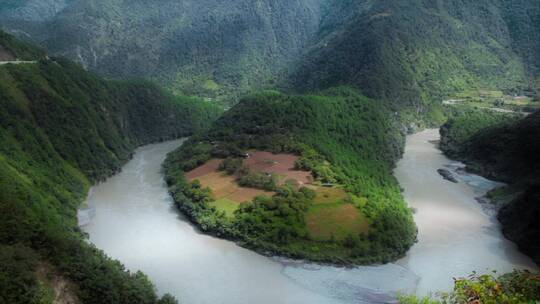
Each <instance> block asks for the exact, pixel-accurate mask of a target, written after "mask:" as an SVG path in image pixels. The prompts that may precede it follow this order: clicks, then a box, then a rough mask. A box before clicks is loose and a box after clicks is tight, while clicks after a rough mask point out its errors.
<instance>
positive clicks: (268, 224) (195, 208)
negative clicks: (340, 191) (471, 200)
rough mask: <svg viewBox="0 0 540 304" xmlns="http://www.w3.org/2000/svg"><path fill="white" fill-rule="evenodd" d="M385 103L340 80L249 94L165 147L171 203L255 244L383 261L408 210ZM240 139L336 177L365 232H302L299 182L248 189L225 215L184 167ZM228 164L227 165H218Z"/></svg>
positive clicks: (297, 253)
mask: <svg viewBox="0 0 540 304" xmlns="http://www.w3.org/2000/svg"><path fill="white" fill-rule="evenodd" d="M390 115H392V114H391V112H390V111H388V110H387V109H385V108H384V107H381V106H380V105H378V104H377V102H375V101H374V100H371V99H368V98H366V97H363V96H362V95H360V94H359V93H358V92H357V91H356V90H354V89H350V88H346V87H340V88H335V89H330V90H327V91H324V92H320V93H319V94H318V95H307V96H303V95H284V94H280V93H277V92H261V93H257V94H253V95H249V96H247V97H245V98H243V99H242V101H241V102H240V103H239V104H238V105H237V106H235V107H233V108H232V109H231V110H230V111H228V112H227V113H226V114H225V115H224V116H223V117H221V118H220V119H218V120H217V121H216V122H215V123H214V124H213V125H212V128H211V129H210V130H209V131H208V132H205V133H203V134H201V135H198V136H194V137H192V138H190V140H188V141H187V142H186V143H185V144H184V145H183V147H181V148H180V149H179V150H177V151H175V152H173V153H172V154H170V155H169V157H168V159H167V161H166V163H165V168H166V177H167V182H168V184H169V189H170V192H171V194H172V196H173V198H174V200H175V201H176V203H177V205H178V207H179V208H180V209H181V210H182V211H183V212H184V213H186V214H187V215H188V216H189V217H190V218H191V219H192V220H193V221H194V222H195V223H197V224H198V225H199V226H200V227H201V229H203V230H204V231H208V232H211V233H214V234H217V235H220V236H225V237H229V238H231V239H234V240H237V241H238V242H239V243H240V244H242V245H244V246H246V247H249V248H253V249H256V250H258V251H260V252H263V253H270V254H281V255H287V256H291V257H296V258H309V259H311V260H315V261H325V262H333V263H340V264H343V263H361V264H363V263H373V262H387V261H391V260H394V259H396V258H398V257H400V256H402V255H403V254H404V253H405V252H406V251H407V250H408V248H409V247H410V246H411V245H412V244H413V243H414V241H415V236H416V227H415V225H414V223H413V220H412V214H411V211H410V210H409V208H407V206H406V204H405V202H404V201H403V198H402V196H401V193H400V188H399V186H398V184H397V182H396V180H395V179H394V177H393V176H392V168H393V166H394V164H395V162H396V161H397V159H398V158H399V157H400V156H401V154H402V147H403V140H404V137H403V135H402V133H401V132H400V130H399V129H398V128H397V127H396V126H395V125H393V124H392V123H390V121H391V120H390V119H389V116H390ZM249 149H257V150H263V151H270V152H274V153H283V152H285V153H293V154H296V155H299V156H301V158H300V161H299V164H298V166H300V167H303V168H305V169H309V170H310V171H311V172H312V174H313V175H314V178H315V179H317V180H320V181H321V182H324V183H336V184H340V185H343V186H344V188H345V190H346V191H347V192H349V193H352V194H354V197H355V198H356V199H353V204H354V206H356V208H359V209H360V210H361V211H362V213H363V214H364V215H365V216H366V217H367V218H368V219H369V222H370V230H369V233H368V234H360V235H348V236H347V237H346V238H345V239H343V240H337V239H335V240H334V239H330V240H325V241H317V240H314V239H313V238H311V237H310V236H309V235H307V234H306V228H305V226H306V224H305V218H304V217H305V213H306V210H307V209H308V208H309V207H310V206H311V205H312V202H313V197H312V194H311V193H310V191H309V190H308V189H300V190H295V189H290V188H287V187H284V188H282V189H278V190H277V194H276V195H274V196H273V197H272V198H255V199H254V200H253V202H251V203H248V204H244V205H243V206H242V207H241V208H240V209H239V210H237V211H235V213H234V217H233V218H232V219H231V218H227V217H226V216H225V215H224V214H223V213H221V212H219V211H217V210H216V209H215V208H213V207H212V206H211V204H210V202H211V201H212V193H211V191H210V190H209V189H204V188H201V186H200V184H199V183H197V182H196V181H194V182H192V183H189V182H188V181H187V179H186V178H185V175H184V171H189V170H191V169H194V168H196V167H197V166H200V165H202V164H204V163H205V162H206V161H208V160H210V159H211V158H216V157H217V158H227V157H238V155H242V154H243V153H245V152H246V151H248V150H249ZM225 167H227V166H225Z"/></svg>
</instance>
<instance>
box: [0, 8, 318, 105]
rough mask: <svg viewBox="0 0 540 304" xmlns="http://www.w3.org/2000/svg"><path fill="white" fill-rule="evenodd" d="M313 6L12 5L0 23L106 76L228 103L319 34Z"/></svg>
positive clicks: (273, 74) (269, 78) (266, 79)
mask: <svg viewBox="0 0 540 304" xmlns="http://www.w3.org/2000/svg"><path fill="white" fill-rule="evenodd" d="M319 1H320V0H293V1H291V0H277V1H276V0H272V1H269V0H264V1H257V2H255V3H254V2H253V1H247V0H234V1H223V0H205V1H199V0H188V1H176V0H166V1H163V0H159V1H158V0H152V1H135V2H133V1H129V2H128V1H111V0H98V1H84V0H81V1H79V0H75V1H64V0H61V1H59V0H47V1H41V0H40V1H39V2H42V3H37V1H18V2H19V4H18V5H17V7H14V6H13V5H12V6H11V7H5V5H4V8H3V9H2V5H1V4H0V20H2V21H0V24H2V25H4V26H6V27H7V28H8V29H13V30H20V31H22V32H24V33H25V34H28V35H29V36H30V37H31V38H32V39H33V40H34V41H36V42H39V43H40V44H42V45H43V46H44V47H46V48H47V50H49V51H50V52H51V53H52V54H56V55H62V56H67V57H69V58H71V59H73V60H76V61H78V62H80V63H81V64H83V65H84V66H85V67H88V68H90V69H92V70H95V71H99V72H100V73H102V74H104V75H108V76H114V77H123V78H126V77H127V78H130V77H134V76H135V77H145V78H152V79H154V80H158V81H160V82H161V83H162V84H165V85H167V86H168V87H169V88H171V89H173V90H174V91H177V92H181V93H184V94H187V95H198V96H205V97H211V98H218V99H224V98H227V99H230V98H237V97H239V93H238V91H240V92H245V91H247V90H249V89H251V88H255V87H259V86H260V85H261V84H272V83H276V82H277V78H278V75H279V74H280V71H282V70H283V69H284V68H285V67H286V66H287V65H288V64H289V63H290V62H291V61H292V60H293V59H295V58H296V57H298V55H299V53H300V52H301V51H302V50H303V48H304V47H305V46H306V44H307V42H308V41H309V39H310V38H311V37H312V36H313V34H314V33H315V32H316V31H317V26H318V23H319V15H320V14H319V5H318V2H319ZM52 8H55V10H53V9H52ZM43 11H46V12H47V14H43V13H42V12H43ZM43 15H45V16H46V17H42V16H43Z"/></svg>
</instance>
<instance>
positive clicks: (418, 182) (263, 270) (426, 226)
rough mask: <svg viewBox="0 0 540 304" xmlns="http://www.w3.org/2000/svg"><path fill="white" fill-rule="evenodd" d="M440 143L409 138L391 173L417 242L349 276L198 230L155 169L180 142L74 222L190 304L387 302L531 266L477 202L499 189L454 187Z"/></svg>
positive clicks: (120, 178) (141, 164)
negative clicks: (444, 174) (411, 214)
mask: <svg viewBox="0 0 540 304" xmlns="http://www.w3.org/2000/svg"><path fill="white" fill-rule="evenodd" d="M437 139H438V132H437V130H427V131H424V132H421V133H418V134H415V135H411V136H409V137H408V139H407V145H406V151H405V155H404V158H403V159H402V160H401V161H400V162H399V163H398V166H397V168H396V170H395V176H396V177H397V179H398V180H399V182H400V184H401V186H402V187H403V188H404V190H405V192H404V195H405V199H406V200H407V202H408V203H409V205H410V206H411V207H413V208H415V210H416V213H415V220H416V223H417V225H418V228H419V236H418V239H419V242H418V243H417V244H416V245H415V246H414V247H413V248H412V249H411V250H410V252H409V253H408V255H407V256H406V257H405V258H403V259H401V260H399V261H397V262H395V263H391V264H387V265H379V266H369V267H357V268H353V269H345V268H338V267H329V266H320V265H315V264H309V263H302V262H298V261H288V260H283V259H276V258H268V257H264V256H261V255H258V254H256V253H253V252H251V251H249V250H246V249H243V248H241V247H238V246H236V245H235V244H234V243H231V242H228V241H224V240H220V239H216V238H213V237H210V236H206V235H204V234H201V233H199V232H198V231H197V229H195V228H194V227H193V226H192V225H191V224H190V223H189V222H187V221H186V219H185V218H184V217H183V216H182V215H181V214H179V213H178V212H177V211H176V209H175V208H174V206H173V204H172V200H171V198H170V197H169V195H168V193H167V189H166V186H165V184H164V180H163V176H162V174H161V172H160V169H161V164H162V162H163V160H164V159H165V156H166V154H167V153H168V152H170V151H172V150H174V149H175V148H176V147H178V146H180V145H181V143H182V141H180V140H178V141H170V142H166V143H161V144H156V145H149V146H145V147H142V148H140V149H138V150H137V152H136V154H135V156H134V158H133V160H132V161H130V162H129V163H128V164H127V165H126V166H125V167H124V169H123V171H122V172H121V173H119V174H118V175H116V176H114V177H112V178H110V179H108V180H107V181H106V182H105V183H102V184H100V185H98V186H95V187H94V188H92V190H91V192H90V194H89V197H88V200H87V202H86V204H87V205H88V207H89V209H87V210H84V211H82V212H80V216H79V219H80V223H81V226H82V228H83V229H84V231H86V232H87V233H88V234H89V241H90V242H92V243H94V244H95V245H96V246H97V247H98V248H100V249H102V250H104V251H105V252H106V253H107V254H108V255H109V256H111V257H113V258H115V259H118V260H120V261H121V262H122V263H123V264H125V265H126V267H127V268H128V269H130V270H134V271H136V270H142V271H143V272H145V273H146V274H147V275H148V276H149V277H150V279H151V280H152V281H153V282H154V284H155V285H156V287H157V290H158V292H159V293H160V294H163V293H166V292H167V293H171V294H173V295H174V296H176V297H177V298H178V299H179V300H180V301H181V303H187V304H199V303H202V304H205V303H212V304H215V303H224V304H228V303H231V304H233V303H234V304H244V303H245V304H247V303H261V304H264V303H315V304H316V303H393V302H395V300H394V295H395V294H396V292H406V293H418V294H420V295H424V294H428V293H429V292H430V291H437V290H448V289H450V288H451V286H452V277H458V276H464V275H467V274H469V273H470V272H471V271H473V270H476V271H478V272H490V271H492V270H497V271H499V272H505V271H511V270H512V269H514V268H530V269H537V268H536V266H535V265H534V264H533V263H532V262H531V261H530V259H528V258H527V257H525V256H523V255H522V254H520V253H519V252H518V251H517V248H516V247H515V245H514V244H513V243H511V242H509V241H507V240H506V239H504V237H503V236H502V235H501V233H500V228H499V226H498V224H497V222H496V220H494V218H493V216H492V215H489V213H488V212H485V211H484V210H483V209H482V207H481V206H480V205H479V204H478V203H477V202H476V201H475V197H478V196H480V195H482V194H483V193H484V192H485V191H487V190H489V189H490V188H492V187H495V186H496V185H497V184H496V183H493V182H491V181H488V180H485V179H483V178H481V177H478V176H473V175H466V174H461V175H460V174H456V176H457V178H458V179H459V180H460V182H459V183H458V184H454V183H451V182H448V181H446V180H444V179H442V178H441V176H440V175H439V174H438V173H437V172H436V171H437V169H439V168H449V169H451V170H453V169H455V168H456V167H458V166H459V164H458V163H455V162H452V161H451V160H449V159H447V158H446V157H444V156H443V155H442V154H441V152H440V151H439V150H438V149H437V148H436V146H435V145H434V144H433V141H435V140H437Z"/></svg>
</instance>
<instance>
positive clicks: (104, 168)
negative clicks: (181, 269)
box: [0, 33, 220, 303]
mask: <svg viewBox="0 0 540 304" xmlns="http://www.w3.org/2000/svg"><path fill="white" fill-rule="evenodd" d="M0 46H2V48H3V49H4V50H9V51H10V52H11V55H12V56H13V57H16V58H24V59H27V60H29V59H36V61H35V62H34V63H26V64H17V65H15V64H7V65H2V66H0V143H1V144H0V261H1V263H0V273H1V275H0V302H2V303H47V301H51V297H52V296H53V295H54V293H53V291H52V288H54V286H53V285H54V284H53V283H51V282H50V280H52V279H49V278H51V277H53V278H54V277H56V276H58V277H61V278H62V280H64V281H67V282H69V283H68V284H67V286H68V287H69V288H68V289H69V290H71V293H73V296H74V297H76V298H78V299H79V300H80V301H82V302H84V303H158V299H157V296H156V294H155V291H154V289H153V286H152V284H151V283H150V282H149V281H148V279H147V278H146V276H145V275H144V274H142V273H130V272H128V271H126V270H125V269H124V267H123V266H122V265H121V264H120V263H119V262H117V261H113V260H111V259H109V258H108V257H106V256H105V254H104V253H102V252H101V251H99V250H98V249H96V248H95V247H93V246H92V245H90V244H88V243H87V242H86V241H85V240H84V236H83V235H82V233H81V231H80V230H79V229H78V227H77V219H76V211H77V208H78V206H79V204H80V203H81V202H82V201H83V200H84V198H85V197H86V194H87V191H88V188H89V186H90V185H92V184H93V183H94V182H96V181H99V180H102V179H104V178H106V177H108V176H110V175H111V174H113V173H114V172H117V171H118V170H120V168H121V166H122V165H123V164H124V163H125V162H127V161H128V160H129V159H130V157H131V155H132V152H133V150H134V149H135V148H136V147H137V146H139V145H142V144H147V143H151V142H156V141H161V140H165V139H169V138H177V137H180V136H187V135H190V134H192V133H193V132H195V131H197V130H200V129H202V128H205V127H206V126H207V125H208V124H209V123H210V122H211V121H212V120H213V119H215V118H216V117H217V115H218V114H219V113H220V111H219V110H217V109H216V108H215V107H214V106H212V105H211V104H208V103H205V102H203V101H201V100H196V99H193V98H185V97H172V96H171V95H169V94H167V93H165V92H164V91H163V90H162V89H160V88H158V87H157V86H155V85H153V84H151V83H147V82H126V81H106V80H103V79H102V78H100V77H97V76H95V75H94V74H92V73H89V72H87V71H85V70H84V69H82V68H81V67H80V66H79V65H77V64H74V63H72V62H70V61H67V60H64V59H60V58H54V59H46V58H45V57H43V56H41V55H40V56H39V57H37V58H30V55H31V54H42V51H40V50H37V49H35V48H31V47H29V45H27V44H24V43H20V42H17V41H15V40H13V38H12V37H10V36H8V35H5V34H4V33H2V34H0ZM21 46H22V47H21ZM43 269H44V270H43ZM40 273H45V275H40ZM21 286H24V288H21ZM165 300H166V299H165ZM165 300H164V301H165ZM163 303H166V302H163Z"/></svg>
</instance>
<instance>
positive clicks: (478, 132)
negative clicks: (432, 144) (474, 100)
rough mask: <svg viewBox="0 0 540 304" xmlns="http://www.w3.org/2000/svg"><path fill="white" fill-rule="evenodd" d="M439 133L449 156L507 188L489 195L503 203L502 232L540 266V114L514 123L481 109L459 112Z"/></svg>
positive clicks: (500, 217)
mask: <svg viewBox="0 0 540 304" xmlns="http://www.w3.org/2000/svg"><path fill="white" fill-rule="evenodd" d="M506 116H507V115H506ZM468 126H473V127H468ZM441 135H442V138H443V140H442V145H441V147H442V148H443V150H444V151H445V152H447V153H449V154H450V155H451V156H452V157H455V158H458V159H461V160H464V161H465V162H466V163H467V165H468V166H469V168H470V169H472V170H474V171H476V172H479V173H480V174H482V175H484V176H489V177H492V178H494V179H497V180H501V181H504V182H507V183H509V184H510V186H509V187H507V188H505V189H499V190H497V191H495V192H493V193H492V194H491V197H492V198H493V199H495V200H496V201H503V202H506V203H504V204H503V207H502V209H501V210H500V212H499V216H498V218H499V221H500V222H501V224H502V226H503V233H504V234H505V236H506V237H508V238H509V239H511V240H513V241H515V242H516V243H517V244H518V246H519V248H520V249H521V250H522V251H523V252H525V253H526V254H528V255H529V256H531V257H532V258H533V259H534V260H535V261H536V262H537V263H538V262H540V246H539V245H538V242H537V240H538V238H539V237H540V225H539V223H538V220H537V219H538V216H540V199H539V198H540V185H539V180H538V177H539V176H540V165H539V163H538V156H539V155H540V141H539V140H538V138H540V112H536V113H535V114H532V115H530V116H528V117H526V118H523V119H519V120H518V119H516V118H515V117H514V118H511V119H508V117H505V115H503V114H495V113H486V112H481V111H475V112H469V113H467V114H466V115H463V114H460V115H458V116H457V118H454V119H451V120H450V121H449V122H448V123H447V124H446V125H445V126H443V128H442V129H441Z"/></svg>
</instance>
